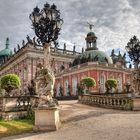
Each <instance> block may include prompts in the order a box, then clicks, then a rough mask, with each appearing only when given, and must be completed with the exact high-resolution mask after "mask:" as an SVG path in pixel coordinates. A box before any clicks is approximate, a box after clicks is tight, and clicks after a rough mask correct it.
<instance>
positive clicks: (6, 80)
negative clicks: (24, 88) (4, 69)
mask: <svg viewBox="0 0 140 140" xmlns="http://www.w3.org/2000/svg"><path fill="white" fill-rule="evenodd" d="M20 85H21V81H20V78H19V77H18V76H17V75H16V74H6V75H4V76H2V77H1V88H2V89H5V91H6V93H7V94H8V95H9V93H10V92H11V91H12V90H13V89H17V88H19V87H20Z"/></svg>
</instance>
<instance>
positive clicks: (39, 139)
mask: <svg viewBox="0 0 140 140" xmlns="http://www.w3.org/2000/svg"><path fill="white" fill-rule="evenodd" d="M60 108H61V109H60V110H61V111H60V116H61V121H62V126H61V128H60V129H59V130H58V131H54V132H46V133H30V134H23V135H19V136H12V137H8V138H3V139H2V140H86V139H87V140H140V112H139V111H138V112H130V111H118V110H112V109H102V108H96V107H91V106H86V105H81V104H78V103H77V101H63V102H61V103H60Z"/></svg>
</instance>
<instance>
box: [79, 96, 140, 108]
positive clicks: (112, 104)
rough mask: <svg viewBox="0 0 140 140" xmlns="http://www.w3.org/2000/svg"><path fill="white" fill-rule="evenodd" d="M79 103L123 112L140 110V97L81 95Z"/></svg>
mask: <svg viewBox="0 0 140 140" xmlns="http://www.w3.org/2000/svg"><path fill="white" fill-rule="evenodd" d="M79 102H80V103H82V104H87V105H93V106H98V107H104V108H113V109H121V110H140V97H123V96H120V97H119V96H116V97H115V96H107V95H88V94H86V95H80V96H79Z"/></svg>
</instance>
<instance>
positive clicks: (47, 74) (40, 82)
mask: <svg viewBox="0 0 140 140" xmlns="http://www.w3.org/2000/svg"><path fill="white" fill-rule="evenodd" d="M35 82H36V94H37V95H38V96H39V103H38V107H39V108H42V107H54V106H56V105H58V102H57V101H56V100H55V99H53V95H54V83H55V76H54V74H53V72H52V71H51V70H50V69H47V68H43V67H40V66H39V69H38V70H37V72H36V77H35Z"/></svg>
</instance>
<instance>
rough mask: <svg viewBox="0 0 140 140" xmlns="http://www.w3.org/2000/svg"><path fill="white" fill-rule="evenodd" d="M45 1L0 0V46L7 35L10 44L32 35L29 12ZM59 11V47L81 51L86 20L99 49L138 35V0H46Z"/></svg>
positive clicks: (0, 46)
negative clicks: (73, 47) (60, 23)
mask: <svg viewBox="0 0 140 140" xmlns="http://www.w3.org/2000/svg"><path fill="white" fill-rule="evenodd" d="M45 2H46V0H41V1H40V0H36V1H34V0H30V1H29V0H24V1H23V0H14V1H13V0H7V1H5V0H1V2H0V17H1V20H0V49H2V48H4V44H5V38H6V37H7V36H9V37H10V41H11V47H12V48H13V47H15V46H16V44H17V43H20V44H21V42H22V40H23V39H25V38H26V35H27V34H29V35H32V36H33V34H34V31H33V30H32V29H31V22H30V20H29V17H28V16H29V14H30V13H31V12H32V9H33V8H34V7H35V6H36V5H38V6H39V7H43V4H44V3H45ZM48 2H49V3H50V4H52V3H55V4H56V5H57V7H58V9H60V11H61V17H62V18H63V19H64V25H63V27H62V30H61V35H60V37H59V42H60V47H63V45H62V44H63V43H64V42H65V43H67V44H68V45H67V46H68V47H69V48H70V49H72V46H73V44H74V43H75V44H76V46H77V47H76V50H79V51H81V49H82V47H85V46H86V43H85V37H86V34H87V33H88V32H89V29H88V25H87V21H88V22H91V23H93V24H94V25H95V26H94V30H93V31H94V32H95V34H96V36H97V37H98V40H97V43H98V48H99V49H100V50H103V51H106V52H109V51H110V50H111V49H112V48H115V49H116V50H117V49H118V48H121V49H122V50H123V51H124V50H125V46H126V44H127V42H128V41H129V39H130V38H131V37H132V36H133V35H136V36H137V37H138V38H140V34H139V32H140V26H139V25H140V16H139V15H140V10H139V7H140V1H139V0H135V1H134V0H87V1H85V0H67V1H66V0H59V1H58V0H53V1H52V0H48Z"/></svg>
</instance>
